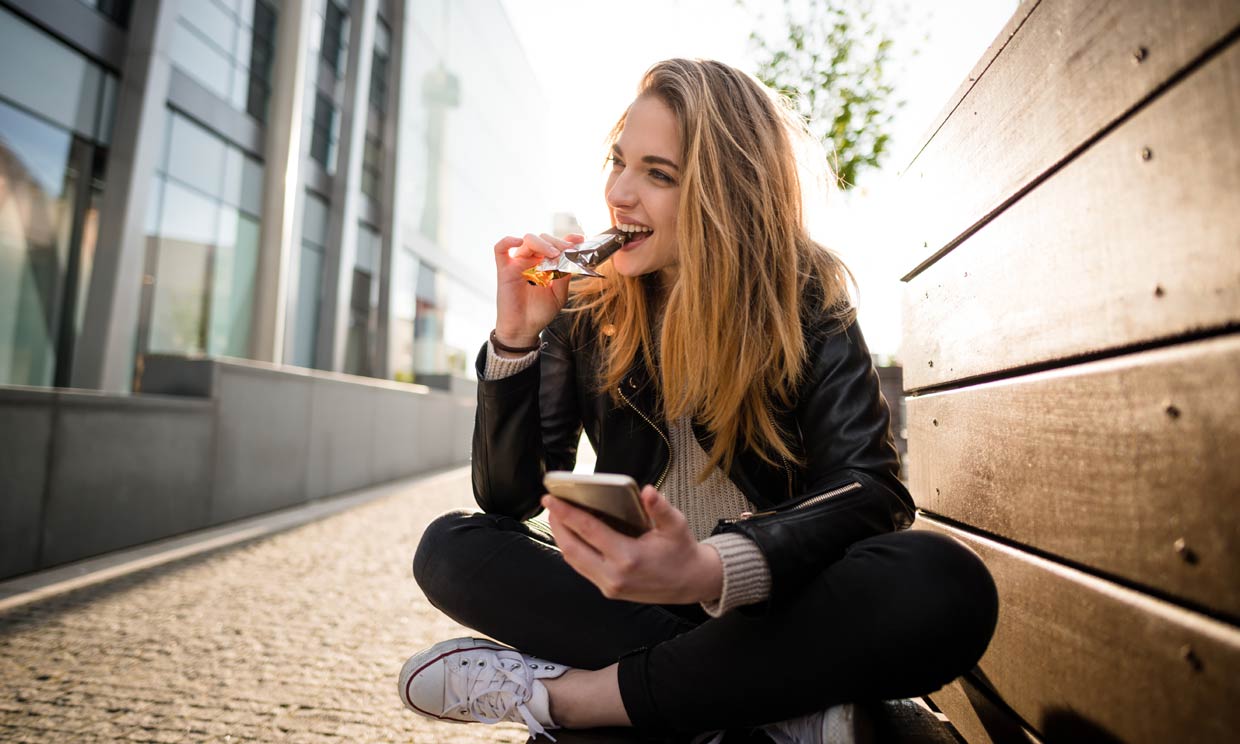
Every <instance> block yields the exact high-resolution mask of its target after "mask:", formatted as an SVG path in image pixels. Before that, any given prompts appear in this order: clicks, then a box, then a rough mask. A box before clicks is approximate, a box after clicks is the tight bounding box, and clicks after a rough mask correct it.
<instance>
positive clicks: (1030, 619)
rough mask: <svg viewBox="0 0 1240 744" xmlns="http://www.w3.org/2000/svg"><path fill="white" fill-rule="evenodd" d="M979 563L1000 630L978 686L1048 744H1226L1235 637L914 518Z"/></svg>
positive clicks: (1190, 615) (1077, 574)
mask: <svg viewBox="0 0 1240 744" xmlns="http://www.w3.org/2000/svg"><path fill="white" fill-rule="evenodd" d="M915 527H917V528H921V529H931V530H934V531H938V532H942V533H945V534H948V535H952V536H953V537H956V538H957V539H959V540H961V541H962V542H964V543H965V544H966V545H968V546H969V547H970V548H972V549H973V550H975V551H977V553H978V554H979V555H980V556H981V557H982V560H984V561H985V562H986V565H987V566H988V567H989V568H990V571H991V574H992V575H993V576H994V579H995V584H996V586H997V587H998V589H999V622H998V626H997V627H996V629H995V635H994V637H993V639H992V640H991V642H990V648H989V649H987V651H986V653H985V655H983V657H982V660H981V662H979V664H978V671H977V674H978V675H979V677H978V678H979V679H980V680H981V681H982V682H984V683H985V684H987V685H988V686H989V687H991V688H992V689H994V690H995V691H996V692H997V693H998V694H999V696H1000V697H1001V698H1002V700H1003V701H1004V702H1005V703H1007V704H1008V705H1009V706H1010V707H1011V708H1012V710H1013V711H1014V712H1015V713H1016V714H1017V715H1018V716H1020V718H1021V719H1023V720H1024V721H1025V722H1026V723H1028V724H1029V725H1030V726H1032V727H1033V729H1034V730H1035V731H1036V732H1037V734H1038V735H1039V736H1040V737H1041V738H1042V739H1044V740H1045V741H1047V742H1063V741H1099V742H1106V741H1124V742H1131V744H1141V743H1142V742H1150V744H1155V743H1157V744H1165V743H1166V742H1180V741H1194V742H1196V741H1200V742H1229V741H1233V740H1234V737H1235V735H1236V732H1237V731H1240V705H1237V704H1236V703H1237V701H1238V700H1240V628H1237V627H1236V626H1233V625H1230V624H1227V623H1223V622H1220V621H1218V620H1213V619H1211V618H1209V617H1206V616H1204V615H1200V614H1197V613H1194V612H1190V611H1188V610H1185V609H1183V608H1181V607H1178V606H1176V605H1173V604H1170V603H1168V602H1163V601H1160V600H1157V599H1154V598H1152V597H1149V596H1147V595H1144V594H1142V593H1140V592H1136V591H1133V590H1131V589H1127V588H1124V587H1122V586H1119V585H1118V584H1114V583H1111V582H1108V581H1104V580H1102V579H1099V578H1097V577H1094V576H1090V575H1088V574H1085V573H1083V572H1081V571H1077V570H1074V569H1071V568H1068V567H1066V566H1063V565H1061V564H1058V563H1054V562H1051V561H1049V560H1045V559H1043V558H1038V557H1036V556H1032V555H1029V554H1027V553H1023V552H1021V551H1019V550H1016V549H1014V548H1011V547H1008V546H1005V545H1002V544H1000V543H997V542H995V541H993V540H989V539H986V538H982V537H979V536H976V535H973V534H970V533H968V532H964V531H963V530H960V529H956V528H954V527H951V526H948V525H946V524H944V523H941V522H937V521H935V520H933V519H930V518H926V517H920V518H918V520H917V523H916V525H915Z"/></svg>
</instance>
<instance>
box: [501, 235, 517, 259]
mask: <svg viewBox="0 0 1240 744" xmlns="http://www.w3.org/2000/svg"><path fill="white" fill-rule="evenodd" d="M521 243H522V240H521V238H514V237H513V236H511V235H505V236H504V237H502V238H500V239H499V242H497V243H496V244H495V255H496V256H507V255H509V253H508V251H510V250H511V249H513V248H515V247H517V246H519V245H521Z"/></svg>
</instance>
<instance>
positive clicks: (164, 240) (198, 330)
mask: <svg viewBox="0 0 1240 744" xmlns="http://www.w3.org/2000/svg"><path fill="white" fill-rule="evenodd" d="M160 211H161V215H160V223H159V225H160V238H159V240H158V241H157V245H158V259H157V264H156V269H155V272H156V273H155V295H154V302H153V303H152V309H151V334H150V350H151V351H154V352H160V351H163V352H172V353H182V354H190V353H198V352H201V351H203V340H204V339H203V336H204V331H205V329H204V328H203V310H204V307H205V300H206V290H207V268H208V265H209V261H210V258H211V251H212V247H211V246H212V244H213V243H214V242H215V239H216V230H217V226H218V224H219V209H218V208H217V207H216V204H215V202H213V201H211V200H210V199H205V198H203V197H202V196H199V195H198V194H195V193H194V192H192V191H189V190H188V189H185V188H182V187H181V186H178V185H177V184H175V183H173V182H168V183H167V184H165V186H164V199H163V208H162V209H161V210H160Z"/></svg>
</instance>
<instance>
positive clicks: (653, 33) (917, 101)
mask: <svg viewBox="0 0 1240 744" xmlns="http://www.w3.org/2000/svg"><path fill="white" fill-rule="evenodd" d="M501 1H502V2H503V5H504V7H505V8H506V10H507V11H508V16H509V19H510V20H511V22H512V25H513V28H514V29H515V30H516V33H517V37H518V38H519V39H520V41H521V43H522V45H523V46H524V47H525V51H526V55H527V57H528V58H529V61H530V65H531V66H532V67H533V69H534V73H535V75H536V76H537V77H538V79H539V81H540V83H541V85H542V88H543V90H544V92H545V93H546V96H547V99H548V100H549V101H550V104H551V106H552V108H553V111H552V113H551V116H550V119H551V122H552V125H551V126H552V131H551V132H549V135H550V137H549V140H550V141H551V142H553V143H555V146H556V148H557V151H558V156H559V157H558V159H556V160H554V161H553V162H551V163H548V164H547V168H546V171H545V173H546V177H547V178H548V179H549V180H550V181H551V185H550V188H549V192H550V194H551V198H552V200H553V202H554V208H555V209H556V210H557V211H564V212H572V213H573V214H575V215H576V216H577V218H578V220H579V221H580V222H581V224H582V226H583V228H584V229H585V230H586V231H587V232H596V231H599V230H602V229H604V228H606V227H607V225H608V223H607V212H606V209H605V208H604V204H603V196H602V184H603V171H602V160H603V157H604V154H605V153H604V148H603V140H604V138H605V137H606V135H607V132H608V130H610V128H611V125H612V124H613V123H615V120H616V118H617V117H618V116H619V115H620V113H621V112H623V110H624V108H625V107H626V106H627V105H628V104H629V102H630V101H631V100H632V98H633V93H634V91H635V90H636V87H637V83H638V80H639V79H640V78H641V76H642V73H643V72H645V70H646V68H647V67H649V66H650V65H651V64H653V63H654V62H657V61H659V60H661V59H667V58H669V57H703V58H712V59H718V60H721V61H723V62H727V63H729V64H732V65H734V66H736V67H739V68H741V69H743V70H746V71H748V72H753V70H754V69H755V67H756V65H755V64H754V55H753V53H752V50H751V49H750V46H749V32H750V31H751V30H752V29H753V28H754V27H755V19H754V18H753V16H752V15H750V14H749V12H747V11H745V10H744V9H742V8H740V7H739V6H737V4H736V3H735V2H733V0H713V1H712V0H627V2H625V3H623V4H620V3H616V2H614V0H613V1H610V2H604V1H603V0H501ZM749 4H750V5H751V6H752V5H756V3H752V2H751V3H749ZM769 4H770V6H771V7H772V10H777V9H778V7H779V6H780V5H781V3H779V2H776V1H775V0H769ZM1016 4H1017V2H1016V0H938V2H936V3H933V4H932V7H925V8H921V9H919V10H918V12H919V13H922V14H923V15H920V16H918V17H917V18H918V20H917V21H915V22H914V23H911V24H910V28H909V29H907V32H906V33H907V34H908V35H909V36H919V35H921V34H925V35H926V36H928V37H929V38H928V40H927V41H924V42H919V43H920V46H921V53H920V55H919V56H918V57H916V58H915V59H912V60H911V61H909V62H908V63H907V64H903V65H900V64H897V65H896V67H897V68H902V69H903V73H902V74H901V75H900V76H899V77H898V78H897V79H896V80H895V81H894V82H895V86H896V96H897V98H901V99H904V100H906V101H907V104H906V105H905V106H904V108H902V109H900V111H899V113H898V114H897V117H896V120H895V122H894V127H893V130H892V142H891V146H892V150H891V153H892V154H891V156H890V157H889V158H888V160H887V161H886V163H885V165H884V168H883V170H882V171H880V172H869V173H865V174H863V175H862V176H860V177H859V178H858V182H859V187H858V188H857V189H854V190H853V191H852V192H850V193H848V194H847V195H845V196H844V197H843V198H842V199H840V200H839V201H838V202H837V203H836V204H835V205H834V206H833V207H832V208H831V209H830V210H829V211H828V213H827V215H828V216H827V217H826V220H827V223H826V224H827V228H826V230H825V233H824V231H818V232H815V236H816V237H818V238H819V239H820V240H823V241H824V242H827V243H828V244H829V245H830V246H831V247H833V248H835V249H836V250H837V251H838V252H839V253H840V254H841V255H842V256H843V257H844V261H845V263H847V264H848V265H849V267H850V268H851V269H852V270H853V272H854V274H856V275H857V280H858V283H859V285H860V288H861V297H860V319H861V325H862V328H863V329H864V331H865V334H866V339H867V341H868V342H869V345H870V350H871V351H873V352H874V353H876V354H880V355H882V356H895V355H896V354H897V353H898V350H899V342H900V292H901V284H900V281H899V279H900V276H901V275H903V274H904V273H905V271H907V270H908V269H910V268H912V265H911V264H910V265H905V264H906V263H908V258H907V257H908V255H909V254H908V253H905V252H902V250H901V247H900V246H893V245H891V243H892V239H891V238H889V237H886V235H887V233H886V232H885V230H886V227H885V226H889V225H890V224H891V223H892V221H893V220H899V219H900V208H899V204H898V203H895V199H894V197H893V196H892V194H893V193H894V189H893V185H894V182H895V180H896V176H897V174H898V172H899V171H900V170H901V169H903V168H904V167H905V166H906V165H908V163H909V161H910V160H911V159H912V157H913V155H914V154H915V153H916V151H917V149H918V148H920V146H921V144H922V138H923V137H924V136H925V135H926V134H927V128H928V127H929V125H930V124H931V122H932V121H933V120H934V118H935V117H936V116H937V115H938V114H939V112H940V111H941V110H942V108H943V105H944V104H945V103H946V101H947V99H948V98H949V97H950V96H951V95H952V94H953V93H954V92H955V91H956V89H957V88H958V87H959V86H960V83H961V82H962V81H963V80H964V79H965V78H966V77H967V76H968V73H969V71H970V70H971V69H972V68H973V65H974V63H976V62H977V60H978V58H979V57H981V55H982V53H983V52H984V51H985V50H986V48H987V47H988V46H989V45H990V43H991V41H993V40H994V38H995V36H997V35H998V33H999V31H1000V30H1001V29H1002V28H1003V25H1004V24H1005V23H1006V22H1007V20H1008V18H1009V17H1010V16H1011V14H1012V12H1013V11H1014V10H1015V8H1016ZM904 41H905V43H901V39H897V43H896V51H897V53H899V52H900V50H901V49H907V48H908V47H909V45H910V42H911V41H912V40H911V39H905V40H904ZM537 221H538V222H545V220H542V219H539V220H537ZM513 229H514V230H520V229H527V228H523V227H520V226H514V227H513ZM530 229H532V228H530Z"/></svg>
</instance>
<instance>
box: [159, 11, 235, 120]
mask: <svg viewBox="0 0 1240 744" xmlns="http://www.w3.org/2000/svg"><path fill="white" fill-rule="evenodd" d="M169 52H170V54H171V57H172V63H173V64H175V65H176V66H177V67H178V68H180V70H181V71H182V72H184V73H185V74H187V75H189V76H190V77H192V78H194V79H195V80H197V81H198V82H200V83H202V84H203V85H205V86H206V87H207V88H209V89H210V90H211V92H212V93H214V94H215V95H217V96H219V97H220V98H223V99H224V100H226V101H227V100H228V88H229V83H230V81H231V79H232V62H231V61H229V59H228V57H226V56H224V55H223V54H222V53H221V52H220V51H219V50H218V49H215V48H214V47H212V46H211V45H209V44H207V43H206V42H205V41H203V40H202V38H201V37H200V36H198V34H196V33H195V32H193V31H191V30H190V29H189V28H187V27H186V26H185V25H184V24H183V23H181V22H179V21H178V22H177V25H176V27H175V28H174V29H173V31H172V43H171V44H170V45H169Z"/></svg>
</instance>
